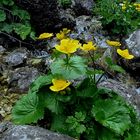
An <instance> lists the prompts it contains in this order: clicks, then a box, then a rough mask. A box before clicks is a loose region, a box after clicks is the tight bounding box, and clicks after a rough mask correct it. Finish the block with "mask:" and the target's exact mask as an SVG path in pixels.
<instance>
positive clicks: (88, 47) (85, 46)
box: [81, 41, 97, 52]
mask: <svg viewBox="0 0 140 140" xmlns="http://www.w3.org/2000/svg"><path fill="white" fill-rule="evenodd" d="M95 46H96V45H95V44H93V42H92V41H89V42H88V43H87V44H83V47H81V49H82V50H83V51H85V52H88V51H95V50H96V49H97V48H96V47H95Z"/></svg>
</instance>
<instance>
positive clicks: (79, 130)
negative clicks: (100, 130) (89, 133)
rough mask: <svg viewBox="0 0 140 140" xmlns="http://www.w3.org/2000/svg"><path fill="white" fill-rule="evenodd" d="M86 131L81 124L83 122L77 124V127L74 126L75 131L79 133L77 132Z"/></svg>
mask: <svg viewBox="0 0 140 140" xmlns="http://www.w3.org/2000/svg"><path fill="white" fill-rule="evenodd" d="M85 131H86V127H85V126H84V125H83V124H79V125H78V126H77V127H76V132H77V133H79V134H82V133H83V132H85Z"/></svg>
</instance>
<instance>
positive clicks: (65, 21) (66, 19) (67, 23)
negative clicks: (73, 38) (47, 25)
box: [56, 8, 76, 29]
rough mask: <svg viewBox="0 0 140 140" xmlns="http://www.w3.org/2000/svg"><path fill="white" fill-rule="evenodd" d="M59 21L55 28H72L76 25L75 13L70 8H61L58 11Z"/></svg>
mask: <svg viewBox="0 0 140 140" xmlns="http://www.w3.org/2000/svg"><path fill="white" fill-rule="evenodd" d="M58 15H59V18H60V19H59V21H60V22H59V23H58V24H57V25H56V27H57V28H62V27H65V28H70V29H72V28H73V27H74V26H75V25H76V21H75V13H74V12H73V11H72V10H71V9H66V10H64V9H61V8H60V10H59V12H58Z"/></svg>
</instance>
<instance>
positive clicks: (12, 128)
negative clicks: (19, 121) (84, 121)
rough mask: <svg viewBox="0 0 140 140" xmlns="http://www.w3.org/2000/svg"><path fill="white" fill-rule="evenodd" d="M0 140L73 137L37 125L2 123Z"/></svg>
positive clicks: (70, 139) (58, 139) (49, 139)
mask: <svg viewBox="0 0 140 140" xmlns="http://www.w3.org/2000/svg"><path fill="white" fill-rule="evenodd" d="M0 139H1V140H74V139H73V138H71V137H69V136H66V135H62V134H59V133H55V132H52V131H49V130H46V129H43V128H40V127H37V126H29V125H23V126H22V125H18V126H17V125H13V124H11V123H2V124H1V125H0Z"/></svg>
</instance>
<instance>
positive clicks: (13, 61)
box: [5, 48, 28, 66]
mask: <svg viewBox="0 0 140 140" xmlns="http://www.w3.org/2000/svg"><path fill="white" fill-rule="evenodd" d="M27 56H28V51H27V49H25V48H20V49H16V50H14V51H13V52H11V53H10V54H8V55H7V56H6V57H5V62H6V63H7V64H8V65H9V66H18V65H20V64H23V63H24V62H25V61H26V59H27Z"/></svg>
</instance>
